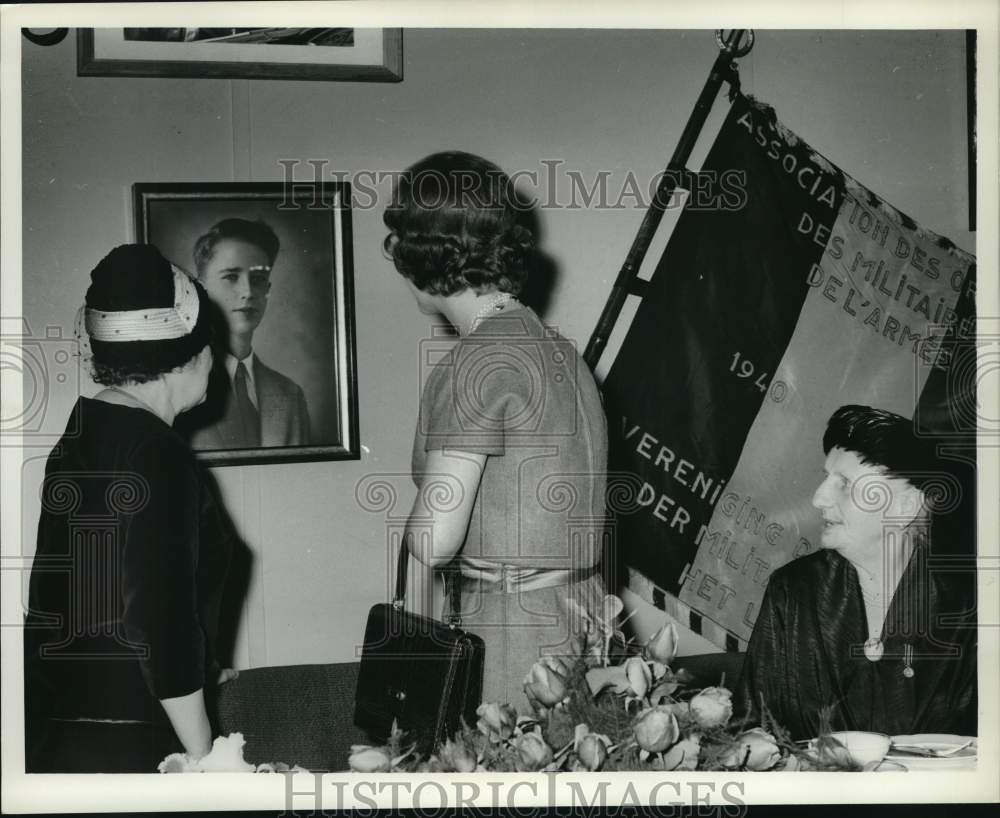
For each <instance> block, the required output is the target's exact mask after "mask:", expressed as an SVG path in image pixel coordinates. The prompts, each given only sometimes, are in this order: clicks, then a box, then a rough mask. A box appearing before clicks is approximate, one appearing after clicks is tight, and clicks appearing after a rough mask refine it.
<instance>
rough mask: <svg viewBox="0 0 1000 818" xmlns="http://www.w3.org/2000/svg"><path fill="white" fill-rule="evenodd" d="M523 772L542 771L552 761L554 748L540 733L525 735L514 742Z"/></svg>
mask: <svg viewBox="0 0 1000 818" xmlns="http://www.w3.org/2000/svg"><path fill="white" fill-rule="evenodd" d="M514 747H515V748H516V749H517V757H518V760H519V762H520V763H519V766H520V768H521V770H522V771H525V772H530V771H533V770H540V769H541V768H542V767H544V766H545V765H546V764H549V763H550V762H551V761H552V748H551V747H549V745H548V744H546V743H545V739H543V738H542V737H541V735H540V734H538V733H525V734H524V735H522V736H518V737H517V738H516V739H515V740H514Z"/></svg>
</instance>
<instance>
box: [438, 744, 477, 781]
mask: <svg viewBox="0 0 1000 818" xmlns="http://www.w3.org/2000/svg"><path fill="white" fill-rule="evenodd" d="M438 760H439V761H440V762H441V766H442V767H443V768H444V769H443V771H444V772H455V773H472V772H475V771H476V764H477V761H476V754H475V753H474V752H473V751H472V750H471V749H470V748H469V746H468V745H467V744H465V742H463V741H452V740H451V739H447V740H446V741H445V743H444V744H443V745H441V749H440V750H438Z"/></svg>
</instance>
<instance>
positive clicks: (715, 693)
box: [689, 687, 733, 727]
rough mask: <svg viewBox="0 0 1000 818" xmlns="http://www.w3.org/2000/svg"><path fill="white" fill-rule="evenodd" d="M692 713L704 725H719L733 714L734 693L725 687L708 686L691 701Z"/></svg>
mask: <svg viewBox="0 0 1000 818" xmlns="http://www.w3.org/2000/svg"><path fill="white" fill-rule="evenodd" d="M689 706H690V708H691V715H692V716H693V717H694V719H695V721H697V722H698V724H700V725H701V726H702V727H718V726H720V725H723V724H725V723H726V722H728V721H729V719H730V718H732V715H733V694H732V693H730V692H729V691H728V690H726V688H724V687H706V688H705V689H704V690H702V691H701V692H700V693H699V694H698V695H697V696H695V697H694V698H693V699H691V701H690V702H689Z"/></svg>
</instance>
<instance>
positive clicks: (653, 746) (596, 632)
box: [349, 595, 801, 772]
mask: <svg viewBox="0 0 1000 818" xmlns="http://www.w3.org/2000/svg"><path fill="white" fill-rule="evenodd" d="M621 610H622V603H621V601H620V600H619V599H618V598H617V597H614V596H611V595H609V596H608V597H607V598H606V600H605V605H604V611H603V615H602V616H600V617H598V618H594V617H591V616H589V615H588V614H587V613H586V612H585V611H583V610H582V609H579V608H577V609H576V611H575V613H576V616H577V618H578V620H579V621H580V623H582V625H583V628H582V630H583V632H584V633H585V634H586V640H585V649H584V651H583V655H581V656H575V657H545V658H543V659H540V660H539V661H537V662H535V663H534V665H532V667H531V668H530V669H529V671H528V674H527V676H526V677H525V679H524V690H525V694H526V695H527V697H528V700H529V701H530V702H531V703H532V707H533V710H534V712H533V714H532V715H518V713H517V711H516V710H515V709H514V707H513V706H511V705H510V704H506V703H495V702H488V703H484V704H482V705H480V707H479V709H478V710H477V716H478V719H477V722H476V724H475V725H466V726H464V727H463V729H461V730H460V731H459V732H458V733H457V734H456V735H454V736H452V737H451V738H449V739H448V740H447V741H445V742H444V743H442V744H441V745H439V746H438V747H436V748H434V751H433V753H432V754H431V755H430V756H429V757H426V758H423V757H420V756H419V755H418V754H417V753H416V752H415V750H414V747H413V746H407V742H406V736H405V734H404V733H402V732H401V731H399V730H397V729H394V730H393V733H392V735H391V736H390V739H389V741H388V743H387V745H386V746H385V747H369V746H356V747H354V748H353V750H354V752H353V753H352V755H351V757H350V760H349V763H350V766H351V769H352V770H355V771H358V772H380V771H381V772H387V771H390V770H398V771H410V772H473V771H492V772H509V771H555V770H570V771H596V770H608V771H612V770H640V771H641V770H664V771H666V770H696V769H698V770H770V769H776V768H783V767H785V766H786V765H789V768H791V769H799V768H801V765H800V764H799V763H798V756H799V755H800V752H799V750H798V748H796V746H795V745H794V743H791V742H789V741H787V740H786V737H785V736H783V735H782V736H781V737H779V738H776V737H775V736H774V735H773V734H772V733H771V732H767V731H765V730H764V729H762V728H760V727H752V728H750V727H748V726H747V725H746V724H745V723H744V722H743V721H741V720H734V719H733V706H732V694H731V693H730V691H729V690H728V689H726V688H725V687H723V686H717V687H707V688H704V689H701V690H688V684H689V682H690V678H689V677H688V675H687V674H686V673H685V672H684V671H683V670H678V671H676V672H675V671H674V670H672V669H671V666H672V665H674V663H675V654H676V650H677V641H678V640H677V629H676V627H675V626H674V624H673V623H672V622H670V623H667V624H666V625H664V626H663V627H662V628H660V629H659V630H658V631H657V632H656V633H654V634H653V635H652V636H651V637H650V638H649V639H648V640H647V641H646V643H645V644H644V645H642V646H641V647H640V648H638V649H637V650H636V649H634V648H633V647H632V646H631V645H630V644H629V642H627V641H626V640H624V638H623V635H622V634H621V632H620V630H619V629H618V627H617V620H618V616H619V614H620V613H621ZM615 644H617V645H619V646H622V647H624V648H625V650H624V652H623V653H619V654H618V655H616V653H615V651H613V649H612V646H613V645H615ZM723 681H724V680H723ZM790 759H791V761H790Z"/></svg>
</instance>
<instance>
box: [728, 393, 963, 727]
mask: <svg viewBox="0 0 1000 818" xmlns="http://www.w3.org/2000/svg"><path fill="white" fill-rule="evenodd" d="M823 452H824V454H825V455H826V461H825V464H824V477H823V480H822V482H821V483H820V485H819V488H817V489H816V492H815V494H814V495H813V499H812V504H813V506H814V507H815V508H816V509H817V510H818V511H819V512H820V513H821V515H822V528H821V534H820V545H821V550H819V551H817V552H815V553H813V554H809V555H808V556H804V557H801V558H799V559H796V560H793V561H792V562H790V563H789V564H787V565H785V566H783V567H782V568H779V569H778V570H777V571H775V572H774V574H772V576H771V579H770V581H769V582H768V586H767V590H766V592H765V594H764V599H763V602H762V603H761V610H760V614H759V616H758V617H757V621H756V624H755V627H754V631H753V635H752V636H751V638H750V643H749V645H748V647H747V658H746V662H745V665H744V668H743V674H742V678H741V681H740V688H739V692H740V696H741V698H742V701H743V709H744V711H745V712H747V713H749V714H752V715H756V716H757V717H761V715H762V714H763V712H764V708H766V710H767V712H768V714H769V715H770V716H771V717H773V718H774V720H775V721H776V722H777V723H778V724H780V725H782V726H783V727H785V728H786V729H787V730H789V731H790V732H791V734H792V736H793V737H794V738H811V737H815V736H816V735H818V733H819V730H820V728H821V727H822V726H823V718H822V715H823V714H824V713H825V715H826V716H827V717H828V719H829V726H830V727H831V728H832V729H833V730H865V731H875V732H880V733H887V734H889V735H900V734H914V733H956V734H962V735H974V734H975V732H976V629H975V624H976V623H975V584H974V572H973V571H971V570H968V568H967V567H966V570H964V571H961V570H949V571H942V570H941V569H940V566H939V567H938V568H937V569H935V567H934V566H933V563H932V561H931V560H929V557H930V544H929V532H930V527H931V522H932V515H933V514H934V513H935V510H936V506H937V505H938V504H941V503H942V502H943V501H947V500H948V499H954V498H947V497H944V496H943V495H942V493H941V492H940V487H941V486H942V485H947V484H948V481H947V480H944V481H942V478H941V472H940V469H939V468H935V457H934V451H933V446H932V444H931V443H930V442H929V441H928V440H927V439H926V438H921V437H919V436H917V435H916V434H915V433H914V430H913V423H912V422H911V421H909V420H907V419H906V418H904V417H901V416H900V415H896V414H894V413H892V412H886V411H884V410H880V409H873V408H872V407H869V406H859V405H848V406H842V407H840V408H839V409H838V410H837V411H836V412H834V413H833V415H832V416H831V418H830V420H829V423H828V425H827V429H826V433H825V434H824V436H823ZM956 485H957V484H956ZM953 568H954V566H953Z"/></svg>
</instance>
